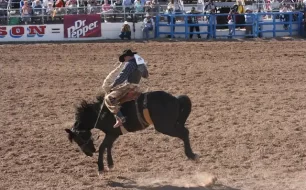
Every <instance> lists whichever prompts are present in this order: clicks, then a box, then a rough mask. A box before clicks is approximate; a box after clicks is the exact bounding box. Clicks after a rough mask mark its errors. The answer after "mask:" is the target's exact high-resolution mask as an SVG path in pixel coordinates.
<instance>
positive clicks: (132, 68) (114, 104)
mask: <svg viewBox="0 0 306 190" xmlns="http://www.w3.org/2000/svg"><path fill="white" fill-rule="evenodd" d="M136 58H137V59H136ZM119 61H120V62H126V63H125V65H124V67H123V69H122V70H121V72H120V73H119V75H118V76H117V78H116V79H115V81H114V82H113V83H112V84H111V85H110V92H109V93H108V94H107V95H106V97H105V104H106V106H107V107H108V109H109V110H110V112H112V113H113V114H114V115H115V118H116V124H115V125H114V127H119V126H121V125H123V123H124V122H125V117H124V116H123V114H122V113H121V111H120V107H121V106H120V105H119V103H120V102H119V100H120V99H121V98H123V97H124V96H125V95H126V94H127V93H129V92H130V91H138V90H139V88H138V84H139V82H140V79H141V77H143V78H148V76H149V73H148V70H147V66H146V63H145V61H144V59H143V58H142V57H140V56H139V55H137V52H132V50H130V49H127V50H124V51H123V53H122V55H120V57H119ZM120 67H121V65H119V66H118V67H117V68H116V69H115V70H114V71H112V72H111V74H112V73H116V71H118V69H120ZM107 78H109V76H108V77H107ZM103 85H104V84H103Z"/></svg>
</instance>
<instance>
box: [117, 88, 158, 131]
mask: <svg viewBox="0 0 306 190" xmlns="http://www.w3.org/2000/svg"><path fill="white" fill-rule="evenodd" d="M140 95H141V92H139V91H135V90H130V91H129V92H128V93H127V94H126V95H125V96H123V97H122V98H120V99H119V104H120V105H122V104H123V103H125V102H128V101H133V100H135V107H136V115H137V118H138V120H139V122H140V124H141V126H142V128H143V129H144V128H145V127H146V126H147V125H152V124H153V121H152V119H151V117H150V113H149V110H148V108H147V95H145V98H144V102H143V110H139V109H138V103H137V99H138V98H139V96H140ZM141 112H142V115H143V117H142V116H141ZM120 128H121V131H122V134H125V133H127V132H128V131H127V130H126V129H125V128H124V127H123V126H121V127H120Z"/></svg>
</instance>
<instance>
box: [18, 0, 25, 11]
mask: <svg viewBox="0 0 306 190" xmlns="http://www.w3.org/2000/svg"><path fill="white" fill-rule="evenodd" d="M23 5H24V0H21V1H20V2H19V7H20V10H19V11H20V14H22V7H23Z"/></svg>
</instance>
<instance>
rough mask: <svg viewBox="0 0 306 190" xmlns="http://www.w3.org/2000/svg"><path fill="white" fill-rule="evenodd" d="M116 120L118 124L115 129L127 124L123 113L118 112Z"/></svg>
mask: <svg viewBox="0 0 306 190" xmlns="http://www.w3.org/2000/svg"><path fill="white" fill-rule="evenodd" d="M115 118H116V124H115V125H114V128H116V127H120V126H121V125H123V123H124V122H125V117H124V116H123V115H122V113H121V111H118V112H117V114H116V115H115Z"/></svg>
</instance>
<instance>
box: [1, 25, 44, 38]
mask: <svg viewBox="0 0 306 190" xmlns="http://www.w3.org/2000/svg"><path fill="white" fill-rule="evenodd" d="M8 28H10V29H8ZM45 32H46V26H12V27H0V38H4V37H6V36H7V35H8V34H9V35H10V36H11V37H13V38H20V37H22V36H23V35H25V34H26V35H27V37H35V36H36V35H37V36H38V37H43V36H44V35H45Z"/></svg>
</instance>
